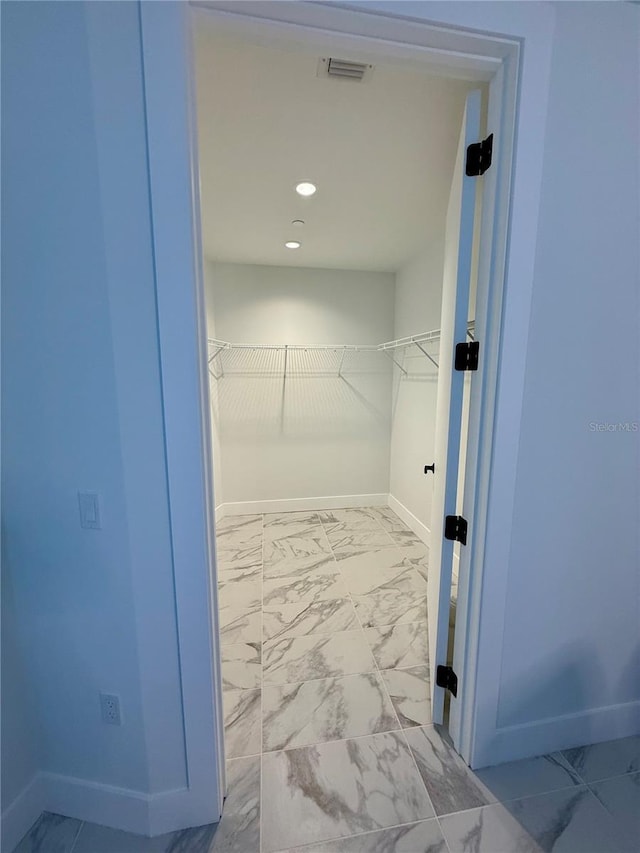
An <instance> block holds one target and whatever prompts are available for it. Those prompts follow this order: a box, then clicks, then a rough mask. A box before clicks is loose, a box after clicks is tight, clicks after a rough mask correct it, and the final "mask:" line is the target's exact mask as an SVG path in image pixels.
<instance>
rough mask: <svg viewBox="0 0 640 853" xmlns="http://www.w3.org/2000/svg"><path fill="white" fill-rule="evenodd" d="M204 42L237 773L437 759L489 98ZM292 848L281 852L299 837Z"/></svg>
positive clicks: (224, 574) (200, 33)
mask: <svg viewBox="0 0 640 853" xmlns="http://www.w3.org/2000/svg"><path fill="white" fill-rule="evenodd" d="M201 23H202V25H201V26H200V27H199V28H198V29H197V31H196V72H197V74H196V80H197V102H198V122H199V149H200V151H199V157H200V170H201V204H202V236H203V246H204V281H205V293H206V310H207V333H208V370H209V380H210V398H211V414H212V442H213V457H214V462H215V471H214V484H215V497H216V528H217V537H216V542H217V570H218V604H219V620H220V644H221V659H222V678H223V688H224V711H225V739H226V755H227V758H228V759H236V758H240V757H246V756H254V755H261V754H262V756H263V759H262V760H263V773H265V772H266V770H265V768H266V767H267V766H268V765H269V762H273V763H274V767H275V766H276V764H277V762H278V761H279V760H281V759H280V758H279V757H278V756H281V755H282V754H283V752H282V751H287V750H291V749H294V748H299V747H309V746H311V745H317V744H328V743H332V742H336V741H344V740H345V739H347V738H359V737H365V736H369V735H378V734H381V733H397V732H403V733H404V735H406V739H407V742H408V744H409V746H410V747H412V748H413V747H415V749H417V750H419V749H421V748H422V749H424V748H427V747H428V738H429V736H430V735H429V732H430V731H431V729H430V728H429V724H430V723H431V721H432V714H431V703H430V678H431V675H430V669H429V635H428V628H427V590H428V581H427V578H428V574H429V563H430V560H429V542H430V526H431V512H432V500H433V478H434V474H433V471H432V470H429V468H428V467H427V468H426V469H425V466H432V465H433V463H434V458H435V444H436V433H437V416H436V410H437V396H438V379H439V371H440V364H439V362H440V345H441V328H440V327H441V318H442V293H443V275H444V267H445V255H446V240H445V236H446V228H447V209H448V204H449V197H450V193H451V188H452V180H453V175H454V166H455V164H456V157H457V154H458V148H459V135H460V128H461V123H462V119H463V115H464V110H465V101H466V98H467V95H468V93H469V91H470V90H471V89H472V88H474V87H475V88H476V89H477V88H478V85H477V83H476V84H473V83H471V82H468V81H465V80H459V79H448V78H446V77H443V76H435V75H431V74H429V73H427V72H426V71H425V70H424V69H423V68H422V67H419V66H416V67H412V66H411V65H410V64H406V63H404V64H397V63H395V64H394V63H393V62H389V63H386V64H385V63H384V62H381V61H380V60H379V59H376V60H375V62H374V61H367V57H365V56H362V55H355V56H353V55H349V56H348V57H344V56H342V55H340V56H339V57H338V58H334V57H331V56H329V55H326V54H325V53H319V52H318V51H315V52H314V51H313V50H312V48H311V46H309V45H306V46H304V47H303V46H300V45H296V44H293V43H291V42H282V43H281V44H274V43H269V42H265V41H261V42H258V41H252V40H251V38H250V37H249V36H243V37H240V36H238V35H237V34H234V33H233V32H229V31H225V30H224V28H222V29H221V28H220V27H218V28H216V29H214V28H212V27H207V22H206V19H203V21H202V22H201ZM468 305H469V310H468V312H467V314H466V321H467V322H466V328H465V332H466V335H467V341H472V340H473V336H474V328H473V295H471V298H470V299H469V300H468ZM464 408H465V410H466V408H467V395H465V404H464ZM464 421H465V417H464V415H463V428H462V433H463V436H462V450H461V453H460V457H461V459H462V460H463V459H464ZM463 468H464V466H463V465H461V466H460V475H459V477H460V478H462V476H463ZM459 491H460V494H461V490H459ZM455 564H456V560H454V574H453V584H452V586H451V593H452V596H453V601H454V603H455V593H456V586H457V574H456V568H455ZM425 726H426V727H427V728H424V727H425ZM404 735H403V736H404ZM263 796H267V797H268V796H269V791H268V789H265V788H264V785H263ZM414 818H415V815H413V814H409V812H407V814H406V815H404V816H403V819H404V820H410V819H414ZM286 825H287V821H286V820H285V819H284V818H283V821H282V827H281V831H283V832H284V827H285V826H286ZM287 832H289V835H287V837H286V838H284V837H283V838H282V839H281V840H280V841H279V842H278V843H281V846H282V848H284V847H293V846H294V845H295V844H297V843H302V841H303V840H304V838H303V836H300V837H298V835H296V828H295V827H290V828H289V829H288V830H287ZM278 849H279V848H278Z"/></svg>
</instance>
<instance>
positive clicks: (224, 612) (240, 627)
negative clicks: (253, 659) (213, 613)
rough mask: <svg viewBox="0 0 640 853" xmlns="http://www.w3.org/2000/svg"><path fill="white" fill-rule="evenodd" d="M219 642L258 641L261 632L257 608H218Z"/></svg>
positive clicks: (224, 643) (260, 617)
mask: <svg viewBox="0 0 640 853" xmlns="http://www.w3.org/2000/svg"><path fill="white" fill-rule="evenodd" d="M219 619H220V642H221V644H222V645H228V644H229V643H259V642H260V639H261V634H262V614H261V612H260V610H259V609H257V610H247V608H246V607H222V608H220V610H219Z"/></svg>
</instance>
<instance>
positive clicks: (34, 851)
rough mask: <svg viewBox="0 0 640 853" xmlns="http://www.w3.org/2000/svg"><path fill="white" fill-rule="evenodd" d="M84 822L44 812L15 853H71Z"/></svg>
mask: <svg viewBox="0 0 640 853" xmlns="http://www.w3.org/2000/svg"><path fill="white" fill-rule="evenodd" d="M81 826H82V822H81V821H79V820H75V819H74V818H70V817H63V816H62V815H59V814H52V813H51V812H43V813H42V814H41V815H40V817H39V818H38V820H37V821H36V822H35V823H34V825H33V826H32V827H31V829H30V830H29V832H27V834H26V835H25V836H24V838H23V839H22V841H21V842H20V844H18V846H17V847H16V848H15V850H14V853H71V850H72V849H73V845H74V844H75V841H76V838H77V837H78V833H79V832H80V827H81Z"/></svg>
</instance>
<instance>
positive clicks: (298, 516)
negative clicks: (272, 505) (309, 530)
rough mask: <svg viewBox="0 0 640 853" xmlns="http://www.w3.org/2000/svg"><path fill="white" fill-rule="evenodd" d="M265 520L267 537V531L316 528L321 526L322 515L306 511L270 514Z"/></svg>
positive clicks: (266, 514)
mask: <svg viewBox="0 0 640 853" xmlns="http://www.w3.org/2000/svg"><path fill="white" fill-rule="evenodd" d="M263 519H264V529H265V535H266V532H267V530H273V529H283V528H284V529H286V528H288V527H291V526H294V525H304V526H307V527H313V526H316V525H318V524H320V513H319V512H315V511H305V510H302V511H301V512H269V513H265V514H264V516H263Z"/></svg>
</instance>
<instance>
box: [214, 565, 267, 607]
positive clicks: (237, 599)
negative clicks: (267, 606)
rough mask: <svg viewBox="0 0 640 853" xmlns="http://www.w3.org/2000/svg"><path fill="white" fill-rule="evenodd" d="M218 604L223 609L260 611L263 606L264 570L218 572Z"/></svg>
mask: <svg viewBox="0 0 640 853" xmlns="http://www.w3.org/2000/svg"><path fill="white" fill-rule="evenodd" d="M218 602H219V605H220V607H221V608H222V607H244V608H245V609H246V610H258V609H259V608H260V607H261V606H262V569H261V568H250V569H241V570H239V571H232V572H224V571H223V572H218Z"/></svg>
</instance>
